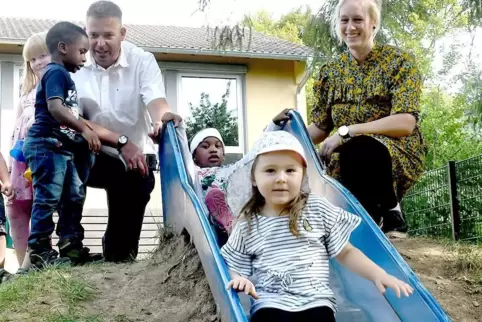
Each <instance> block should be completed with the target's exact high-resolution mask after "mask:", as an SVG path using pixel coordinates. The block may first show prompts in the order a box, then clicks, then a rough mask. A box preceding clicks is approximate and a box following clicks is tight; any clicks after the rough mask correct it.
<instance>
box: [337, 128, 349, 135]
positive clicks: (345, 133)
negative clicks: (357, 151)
mask: <svg viewBox="0 0 482 322" xmlns="http://www.w3.org/2000/svg"><path fill="white" fill-rule="evenodd" d="M348 131H349V129H348V127H347V126H342V127H340V128H339V133H340V135H341V136H345V135H347V134H348Z"/></svg>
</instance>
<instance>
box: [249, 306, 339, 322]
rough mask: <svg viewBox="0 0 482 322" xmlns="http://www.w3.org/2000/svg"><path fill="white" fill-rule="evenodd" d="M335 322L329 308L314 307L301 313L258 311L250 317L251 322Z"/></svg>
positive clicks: (270, 310) (275, 310)
mask: <svg viewBox="0 0 482 322" xmlns="http://www.w3.org/2000/svg"><path fill="white" fill-rule="evenodd" d="M271 321H273V322H335V314H334V313H333V310H332V309H330V308H329V307H326V306H322V307H315V308H312V309H309V310H305V311H301V312H288V311H283V310H280V309H271V308H266V309H260V310H258V311H256V313H254V314H253V316H252V317H251V322H271Z"/></svg>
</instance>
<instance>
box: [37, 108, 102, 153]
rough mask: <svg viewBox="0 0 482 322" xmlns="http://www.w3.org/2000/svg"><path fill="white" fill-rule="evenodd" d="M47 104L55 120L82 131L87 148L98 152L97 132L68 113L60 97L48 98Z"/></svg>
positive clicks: (99, 144)
mask: <svg viewBox="0 0 482 322" xmlns="http://www.w3.org/2000/svg"><path fill="white" fill-rule="evenodd" d="M47 106H48V109H49V112H50V114H52V116H53V117H54V119H56V120H57V122H59V123H60V124H63V125H65V126H67V127H69V128H71V129H73V130H75V131H76V132H79V133H82V136H83V137H84V138H85V139H86V140H87V142H88V143H89V149H91V150H93V151H94V152H98V151H99V150H100V146H101V143H100V140H99V138H98V137H97V134H95V132H94V131H92V130H91V128H90V127H89V126H87V125H86V124H85V123H84V122H82V121H80V120H78V119H76V118H75V117H74V116H73V115H72V113H70V111H69V110H68V108H66V107H65V106H64V105H63V102H62V99H60V98H52V99H49V100H48V101H47Z"/></svg>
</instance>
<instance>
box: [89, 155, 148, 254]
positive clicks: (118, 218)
mask: <svg viewBox="0 0 482 322" xmlns="http://www.w3.org/2000/svg"><path fill="white" fill-rule="evenodd" d="M154 184H155V181H154V174H153V172H152V171H149V174H148V175H146V176H144V177H143V176H141V175H140V174H139V172H137V171H126V168H125V166H124V163H123V162H122V161H121V160H120V159H118V158H115V157H112V156H110V155H107V154H105V153H100V154H99V155H98V156H97V158H96V161H95V164H94V167H93V168H92V170H91V172H90V176H89V179H88V181H87V186H89V187H93V188H100V189H104V190H105V191H106V193H107V206H108V208H109V210H108V211H109V219H108V222H107V229H106V231H105V234H104V237H103V239H102V244H103V250H104V258H105V260H106V261H111V262H122V261H129V260H134V259H135V258H136V257H137V253H138V250H139V238H140V235H141V230H142V223H143V221H144V212H145V210H146V206H147V203H148V202H149V200H150V197H151V192H152V190H154Z"/></svg>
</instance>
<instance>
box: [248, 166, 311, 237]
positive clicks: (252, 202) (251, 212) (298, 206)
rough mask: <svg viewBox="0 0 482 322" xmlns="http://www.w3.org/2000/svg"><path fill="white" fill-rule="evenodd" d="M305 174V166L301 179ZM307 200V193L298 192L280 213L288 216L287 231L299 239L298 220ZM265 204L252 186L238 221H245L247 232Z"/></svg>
mask: <svg viewBox="0 0 482 322" xmlns="http://www.w3.org/2000/svg"><path fill="white" fill-rule="evenodd" d="M257 161H258V158H256V159H255V160H254V163H253V167H252V168H251V181H254V169H255V168H256V164H257ZM305 173H306V166H304V167H303V177H304V176H305ZM307 200H308V193H306V192H303V191H300V193H299V194H298V195H297V196H296V197H295V198H294V199H293V200H291V202H290V203H289V204H288V205H286V207H285V208H284V209H283V210H282V211H281V212H280V214H279V215H281V214H283V213H286V212H287V213H288V216H289V229H290V232H291V233H292V234H293V235H294V236H296V237H299V235H300V234H299V231H298V220H299V218H300V217H301V213H302V212H303V209H304V208H305V205H306V201H307ZM264 204H265V199H264V197H263V196H262V195H261V193H260V192H259V190H258V188H257V187H255V186H254V185H253V193H252V196H251V198H250V199H249V200H248V201H247V202H246V204H245V205H244V207H243V208H242V209H241V211H240V217H239V218H240V220H245V221H246V222H247V223H248V231H250V230H251V226H252V222H253V219H256V218H257V215H258V214H259V213H260V212H261V210H262V208H263V206H264Z"/></svg>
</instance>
